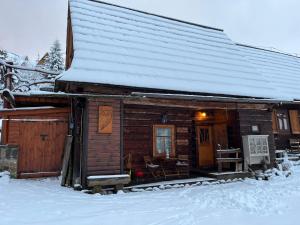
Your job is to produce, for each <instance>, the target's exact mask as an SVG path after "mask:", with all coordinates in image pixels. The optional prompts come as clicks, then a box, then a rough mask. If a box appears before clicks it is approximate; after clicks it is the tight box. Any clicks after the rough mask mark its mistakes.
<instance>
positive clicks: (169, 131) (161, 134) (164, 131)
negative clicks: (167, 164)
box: [153, 125, 175, 158]
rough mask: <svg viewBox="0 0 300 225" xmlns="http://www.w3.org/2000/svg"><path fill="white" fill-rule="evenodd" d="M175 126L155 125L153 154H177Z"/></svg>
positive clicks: (167, 155)
mask: <svg viewBox="0 0 300 225" xmlns="http://www.w3.org/2000/svg"><path fill="white" fill-rule="evenodd" d="M174 139H175V128H174V126H172V125H154V126H153V156H156V157H157V156H158V157H159V156H161V157H166V158H170V157H174V156H175V143H174Z"/></svg>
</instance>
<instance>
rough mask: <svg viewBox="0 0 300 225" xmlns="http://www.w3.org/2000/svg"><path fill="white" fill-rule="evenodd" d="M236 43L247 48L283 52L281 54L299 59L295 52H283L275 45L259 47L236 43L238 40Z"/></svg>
mask: <svg viewBox="0 0 300 225" xmlns="http://www.w3.org/2000/svg"><path fill="white" fill-rule="evenodd" d="M236 45H238V46H242V47H247V48H254V49H258V50H263V51H268V52H274V53H278V54H283V55H287V56H292V57H295V58H299V59H300V55H299V54H297V53H289V52H285V51H282V50H280V49H277V48H275V47H265V46H261V47H260V46H254V45H249V44H243V43H238V42H237V43H236Z"/></svg>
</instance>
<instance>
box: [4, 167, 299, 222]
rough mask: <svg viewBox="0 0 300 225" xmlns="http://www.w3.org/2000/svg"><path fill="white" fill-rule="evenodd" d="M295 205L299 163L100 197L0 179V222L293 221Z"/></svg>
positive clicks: (53, 183)
mask: <svg viewBox="0 0 300 225" xmlns="http://www.w3.org/2000/svg"><path fill="white" fill-rule="evenodd" d="M299 205H300V168H299V167H298V168H297V167H296V168H295V169H294V172H293V174H292V175H291V176H289V177H287V178H286V177H285V176H279V177H272V179H271V181H256V180H252V179H247V180H245V181H242V182H234V183H226V184H219V185H201V186H197V187H184V188H178V189H168V190H163V191H152V192H146V191H145V192H138V193H127V194H118V195H106V196H102V195H100V194H95V195H89V194H85V193H83V192H76V191H73V190H72V189H69V188H63V187H60V186H59V181H58V180H57V179H45V180H36V181H32V180H9V179H8V178H7V176H5V175H4V176H3V177H2V178H0V224H1V225H7V224H10V225H15V224H16V225H23V224H32V225H33V224H43V225H48V224H55V225H60V224H61V225H68V224H72V225H74V224H80V225H95V224H100V225H107V224H113V225H119V224H128V225H150V224H151V225H160V224H164V225H171V224H172V225H174V224H175V225H196V224H210V225H214V224H223V225H224V224H230V225H248V224H249V225H250V224H251V225H253V224H268V225H273V224H281V225H282V224H284V225H289V224H295V225H296V224H299V223H300V222H299V221H300V218H299V216H298V214H299Z"/></svg>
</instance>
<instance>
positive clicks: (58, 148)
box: [18, 121, 68, 178]
mask: <svg viewBox="0 0 300 225" xmlns="http://www.w3.org/2000/svg"><path fill="white" fill-rule="evenodd" d="M19 126H20V127H19V138H20V139H19V140H20V143H19V144H20V152H19V157H18V158H19V160H18V175H19V178H28V177H43V176H52V175H53V176H56V175H59V174H60V169H61V161H62V155H63V149H64V139H65V136H66V135H67V132H68V123H67V121H50V122H45V121H41V122H31V121H26V122H21V123H20V124H19Z"/></svg>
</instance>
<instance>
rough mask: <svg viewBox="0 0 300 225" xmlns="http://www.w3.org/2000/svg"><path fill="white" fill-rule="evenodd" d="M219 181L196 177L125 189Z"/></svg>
mask: <svg viewBox="0 0 300 225" xmlns="http://www.w3.org/2000/svg"><path fill="white" fill-rule="evenodd" d="M214 181H217V179H215V178H210V177H196V178H187V179H178V180H170V181H158V182H153V183H148V184H139V185H133V186H128V187H124V189H127V190H132V189H134V188H141V189H146V188H154V187H160V186H167V185H182V184H184V185H185V184H189V185H191V184H196V183H203V182H214Z"/></svg>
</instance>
